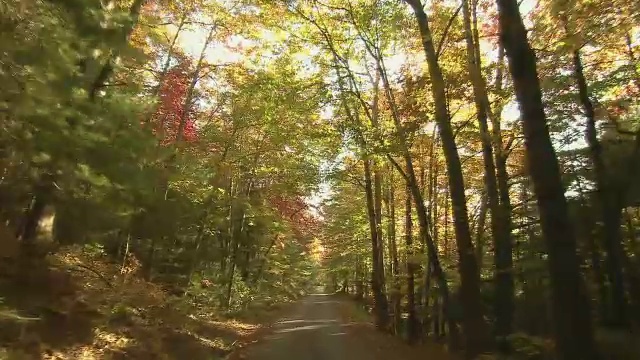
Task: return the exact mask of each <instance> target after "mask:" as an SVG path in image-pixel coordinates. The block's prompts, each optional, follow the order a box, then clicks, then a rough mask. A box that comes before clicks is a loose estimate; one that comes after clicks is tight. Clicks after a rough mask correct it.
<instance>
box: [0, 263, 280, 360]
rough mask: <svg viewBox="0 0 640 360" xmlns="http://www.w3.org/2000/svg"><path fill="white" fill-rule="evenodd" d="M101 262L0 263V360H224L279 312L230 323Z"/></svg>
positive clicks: (255, 312) (252, 312)
mask: <svg viewBox="0 0 640 360" xmlns="http://www.w3.org/2000/svg"><path fill="white" fill-rule="evenodd" d="M122 270H123V268H122V267H121V266H119V265H118V264H113V263H109V262H108V261H106V260H105V257H104V256H99V255H95V256H92V255H88V254H86V253H85V252H82V251H68V252H64V253H61V254H58V255H55V256H49V257H48V258H47V259H46V260H45V259H40V260H38V261H33V259H31V260H30V261H28V262H24V261H20V260H17V259H10V261H9V260H8V259H6V258H4V259H3V258H1V256H0V360H4V359H10V360H14V359H15V360H22V359H25V360H31V359H60V360H66V359H69V360H71V359H73V360H76V359H78V360H92V359H105V360H110V359H114V360H117V359H143V360H144V359H154V360H155V359H159V360H160V359H193V360H212V359H223V358H225V357H226V356H227V355H228V354H229V353H230V352H231V350H232V349H234V348H235V347H236V346H239V345H240V344H242V343H244V342H250V341H251V340H252V338H253V337H255V336H256V335H257V334H258V330H260V329H261V327H262V326H263V325H262V324H269V323H271V322H273V321H274V320H275V319H276V318H277V315H276V314H278V311H279V309H280V306H272V307H264V306H263V307H260V308H258V307H256V308H251V309H248V310H247V311H246V312H244V313H241V314H235V315H234V316H233V317H231V316H229V315H227V316H225V315H220V314H219V313H215V312H212V311H208V309H204V308H194V307H193V306H192V305H190V304H186V300H185V299H184V298H178V297H173V296H170V295H169V294H168V293H167V292H166V291H165V290H163V289H162V288H161V287H160V286H158V285H157V284H153V283H150V282H146V281H144V280H142V279H141V278H140V277H138V276H135V275H133V274H129V275H127V274H126V268H125V269H124V270H125V271H124V273H125V274H123V272H122Z"/></svg>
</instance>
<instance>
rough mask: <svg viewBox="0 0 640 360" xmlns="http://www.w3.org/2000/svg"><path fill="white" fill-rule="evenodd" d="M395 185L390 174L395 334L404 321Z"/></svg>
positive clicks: (389, 213)
mask: <svg viewBox="0 0 640 360" xmlns="http://www.w3.org/2000/svg"><path fill="white" fill-rule="evenodd" d="M395 200H396V199H395V186H394V179H393V173H390V174H389V187H388V196H387V216H388V217H389V229H388V235H387V236H388V237H389V257H390V259H389V260H390V261H389V262H390V263H391V276H392V277H393V278H392V284H393V286H392V290H391V291H392V293H391V302H392V304H393V330H394V333H395V334H400V333H401V328H400V325H401V323H402V309H401V307H400V300H401V296H402V294H401V286H400V271H399V263H398V245H397V240H396V204H395Z"/></svg>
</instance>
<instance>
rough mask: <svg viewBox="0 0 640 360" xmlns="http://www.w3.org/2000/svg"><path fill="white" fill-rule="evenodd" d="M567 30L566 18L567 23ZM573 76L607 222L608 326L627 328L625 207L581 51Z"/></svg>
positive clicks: (575, 51) (602, 209) (575, 61)
mask: <svg viewBox="0 0 640 360" xmlns="http://www.w3.org/2000/svg"><path fill="white" fill-rule="evenodd" d="M563 20H564V22H565V27H566V26H568V25H567V20H566V18H565V19H563ZM573 76H574V78H575V80H576V83H577V85H578V95H579V98H580V105H581V106H582V110H583V111H584V115H585V117H586V120H587V126H586V138H587V144H588V145H589V155H590V157H591V162H592V163H593V170H594V174H595V180H596V194H597V197H598V201H599V203H600V214H601V218H602V222H603V230H604V231H603V235H604V239H603V240H604V248H605V253H606V267H607V277H608V280H609V292H610V296H611V303H610V305H611V306H610V309H609V311H608V319H607V323H608V324H610V325H613V326H623V325H625V324H628V321H627V299H626V297H625V288H624V283H625V282H624V273H623V271H622V266H623V262H624V261H623V257H624V250H623V248H622V231H621V226H622V205H621V204H620V202H619V201H618V199H617V198H618V194H617V192H618V190H616V189H615V188H613V187H612V186H611V184H610V183H609V181H608V180H607V169H606V167H605V163H604V158H603V154H602V145H601V144H600V140H599V139H598V130H597V128H596V113H595V109H594V106H593V103H592V102H591V99H590V97H589V88H588V85H587V80H586V78H585V76H584V70H583V67H582V59H581V57H580V50H579V49H575V50H574V51H573Z"/></svg>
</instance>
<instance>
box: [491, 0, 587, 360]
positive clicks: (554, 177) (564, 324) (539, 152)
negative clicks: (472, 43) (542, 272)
mask: <svg viewBox="0 0 640 360" xmlns="http://www.w3.org/2000/svg"><path fill="white" fill-rule="evenodd" d="M497 4H498V14H499V19H500V39H501V41H502V43H503V45H504V48H505V50H506V53H507V57H508V58H509V70H510V72H511V76H512V78H513V83H514V88H515V92H516V98H517V100H518V103H519V104H520V111H521V114H522V123H523V129H524V137H525V148H526V151H527V165H528V166H527V167H528V169H529V172H530V175H531V179H532V181H533V185H534V189H535V193H536V198H537V202H538V208H539V211H540V222H541V225H542V233H543V235H544V238H545V241H546V245H547V251H548V254H549V274H550V280H551V297H552V313H553V316H554V322H555V329H554V330H555V334H554V335H555V340H556V347H557V348H556V349H557V350H556V351H557V353H558V355H559V357H560V358H561V359H585V360H587V359H598V358H599V355H598V351H597V349H596V347H595V343H594V337H593V325H592V323H591V311H590V304H589V299H588V297H587V295H586V291H585V286H584V283H583V279H582V276H581V274H580V268H579V260H578V256H577V254H576V238H575V234H574V232H573V229H572V227H571V222H570V219H569V212H568V206H567V200H566V198H565V196H564V188H563V187H562V182H561V178H560V167H559V165H558V159H557V157H556V154H555V151H554V149H553V145H552V143H551V137H550V136H549V130H548V128H547V123H546V118H545V114H544V107H543V104H542V92H541V90H540V83H539V82H538V73H537V66H536V58H535V54H534V52H533V50H532V49H531V46H530V45H529V43H528V40H527V32H526V29H525V27H524V24H523V22H522V17H521V16H520V11H519V8H518V2H517V0H497Z"/></svg>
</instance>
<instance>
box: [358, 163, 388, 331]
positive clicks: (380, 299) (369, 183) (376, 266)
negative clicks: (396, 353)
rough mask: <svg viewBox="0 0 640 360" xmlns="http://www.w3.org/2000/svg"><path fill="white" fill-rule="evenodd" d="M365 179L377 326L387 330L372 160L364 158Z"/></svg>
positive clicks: (386, 307)
mask: <svg viewBox="0 0 640 360" xmlns="http://www.w3.org/2000/svg"><path fill="white" fill-rule="evenodd" d="M364 179H365V180H364V181H365V192H366V198H367V215H368V217H369V231H370V233H371V259H372V262H373V265H372V270H371V290H372V291H373V299H374V302H373V306H374V314H375V322H376V327H377V328H378V329H380V330H384V331H386V330H387V329H388V327H389V304H388V303H387V298H386V296H385V295H384V292H383V288H382V284H381V282H380V279H381V278H382V272H383V270H382V269H381V268H380V266H381V264H382V262H381V259H380V251H379V249H380V244H379V241H380V239H379V238H378V226H377V221H376V218H377V217H376V207H375V199H374V190H373V186H374V185H373V180H372V176H371V160H369V159H364Z"/></svg>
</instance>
